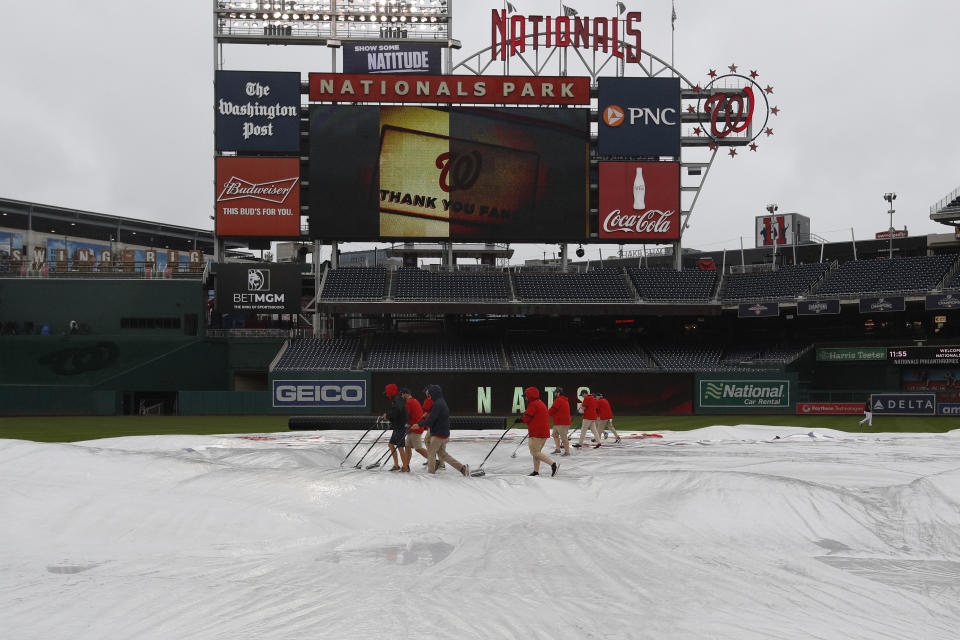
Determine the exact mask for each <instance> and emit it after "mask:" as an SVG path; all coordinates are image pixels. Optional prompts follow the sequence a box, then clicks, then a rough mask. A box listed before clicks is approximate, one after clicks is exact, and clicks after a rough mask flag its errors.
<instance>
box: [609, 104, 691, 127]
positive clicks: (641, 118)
mask: <svg viewBox="0 0 960 640" xmlns="http://www.w3.org/2000/svg"><path fill="white" fill-rule="evenodd" d="M628 121H629V123H630V125H631V126H633V125H635V124H637V123H640V125H642V126H647V125H651V124H652V125H656V126H659V125H661V124H664V125H667V126H670V127H672V126H675V125H676V124H677V122H678V120H677V110H676V109H673V108H670V107H668V108H660V107H658V108H656V109H651V108H650V107H628V108H626V109H624V108H623V107H621V106H620V105H617V104H611V105H609V106H607V108H606V109H604V110H603V122H604V124H606V125H607V126H608V127H619V126H620V125H622V124H623V123H624V122H628Z"/></svg>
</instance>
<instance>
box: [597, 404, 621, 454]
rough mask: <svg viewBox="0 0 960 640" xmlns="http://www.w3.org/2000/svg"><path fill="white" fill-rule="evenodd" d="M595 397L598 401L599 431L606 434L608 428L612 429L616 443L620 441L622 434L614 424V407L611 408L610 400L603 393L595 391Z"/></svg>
mask: <svg viewBox="0 0 960 640" xmlns="http://www.w3.org/2000/svg"><path fill="white" fill-rule="evenodd" d="M593 397H594V399H595V400H596V401H597V431H599V432H600V433H602V434H603V435H606V434H607V429H610V430H611V431H613V435H614V437H615V438H616V440H614V443H617V442H620V434H619V433H617V428H616V427H614V426H613V409H611V408H610V401H609V400H607V399H606V397H604V395H603V394H602V393H594V394H593Z"/></svg>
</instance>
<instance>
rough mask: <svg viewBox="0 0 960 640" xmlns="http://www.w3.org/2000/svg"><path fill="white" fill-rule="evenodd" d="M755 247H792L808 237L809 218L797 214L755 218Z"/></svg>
mask: <svg viewBox="0 0 960 640" xmlns="http://www.w3.org/2000/svg"><path fill="white" fill-rule="evenodd" d="M754 220H755V223H754V224H755V227H756V235H755V240H756V245H755V246H756V247H758V248H759V247H772V246H774V245H777V246H778V247H782V246H786V245H794V244H798V243H799V242H801V241H803V240H805V239H807V238H809V237H810V218H808V217H806V216H802V215H800V214H798V213H783V214H778V215H772V216H757V217H756V218H755V219H754Z"/></svg>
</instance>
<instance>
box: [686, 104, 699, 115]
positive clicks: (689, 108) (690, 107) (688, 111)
mask: <svg viewBox="0 0 960 640" xmlns="http://www.w3.org/2000/svg"><path fill="white" fill-rule="evenodd" d="M696 112H697V110H696V109H694V108H693V105H692V104H691V105H689V106H688V107H687V113H696Z"/></svg>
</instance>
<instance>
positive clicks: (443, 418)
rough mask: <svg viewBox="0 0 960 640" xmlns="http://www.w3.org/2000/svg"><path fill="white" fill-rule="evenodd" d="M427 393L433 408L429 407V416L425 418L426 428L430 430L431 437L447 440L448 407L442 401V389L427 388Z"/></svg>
mask: <svg viewBox="0 0 960 640" xmlns="http://www.w3.org/2000/svg"><path fill="white" fill-rule="evenodd" d="M429 391H430V398H431V399H432V400H433V406H432V407H430V414H429V415H428V416H427V420H426V425H427V428H428V429H430V435H431V437H433V436H435V437H437V438H449V437H450V407H448V406H447V401H446V400H444V399H443V389H441V388H440V387H439V386H437V385H433V386H431V387H430V388H429ZM421 422H422V421H421Z"/></svg>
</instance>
